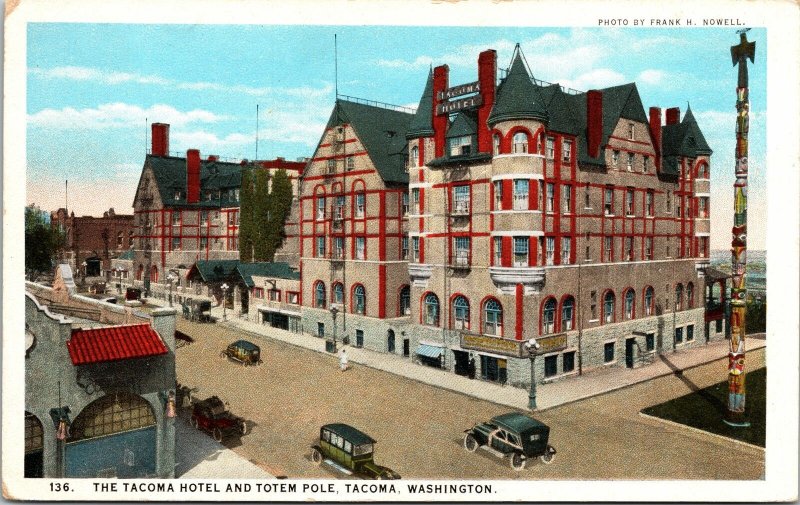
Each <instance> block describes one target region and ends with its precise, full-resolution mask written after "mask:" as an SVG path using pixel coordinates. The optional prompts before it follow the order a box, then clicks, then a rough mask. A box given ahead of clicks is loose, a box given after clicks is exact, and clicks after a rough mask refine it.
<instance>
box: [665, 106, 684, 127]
mask: <svg viewBox="0 0 800 505" xmlns="http://www.w3.org/2000/svg"><path fill="white" fill-rule="evenodd" d="M680 122H681V109H680V108H679V107H672V108H671V109H667V124H668V125H671V124H678V123H680Z"/></svg>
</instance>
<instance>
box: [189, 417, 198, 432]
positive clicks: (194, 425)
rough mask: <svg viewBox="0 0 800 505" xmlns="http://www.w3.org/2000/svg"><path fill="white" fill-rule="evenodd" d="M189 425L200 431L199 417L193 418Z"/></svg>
mask: <svg viewBox="0 0 800 505" xmlns="http://www.w3.org/2000/svg"><path fill="white" fill-rule="evenodd" d="M189 424H191V425H192V428H194V429H196V430H199V429H200V423H199V422H198V421H197V417H196V416H192V418H191V419H190V420H189Z"/></svg>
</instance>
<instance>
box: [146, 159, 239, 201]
mask: <svg viewBox="0 0 800 505" xmlns="http://www.w3.org/2000/svg"><path fill="white" fill-rule="evenodd" d="M145 165H150V167H151V169H152V170H153V175H154V176H155V179H156V184H157V185H158V192H159V194H160V195H161V201H162V202H163V203H164V205H165V206H170V207H174V206H179V207H199V208H202V207H208V208H219V207H233V206H238V205H239V202H238V201H237V200H235V199H234V198H233V194H232V193H233V192H232V191H230V192H229V191H228V190H233V189H236V188H240V187H241V185H242V166H241V165H240V164H238V163H226V162H222V161H207V160H202V161H201V162H200V201H199V202H198V203H187V202H186V158H177V157H174V156H154V155H151V154H149V155H147V158H146V159H145ZM209 191H211V192H212V195H213V196H214V197H213V198H212V199H211V200H208V199H206V194H207V192H209ZM176 192H180V198H179V199H177V200H176V199H175V193H176ZM217 192H218V193H219V194H218V195H217Z"/></svg>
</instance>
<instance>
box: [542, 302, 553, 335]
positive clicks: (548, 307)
mask: <svg viewBox="0 0 800 505" xmlns="http://www.w3.org/2000/svg"><path fill="white" fill-rule="evenodd" d="M555 332H556V299H555V298H548V299H547V300H545V301H544V308H543V309H542V335H547V334H548V333H555Z"/></svg>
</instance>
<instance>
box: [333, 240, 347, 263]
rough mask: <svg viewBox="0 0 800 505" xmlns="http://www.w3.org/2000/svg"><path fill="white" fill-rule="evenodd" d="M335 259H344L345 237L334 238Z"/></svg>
mask: <svg viewBox="0 0 800 505" xmlns="http://www.w3.org/2000/svg"><path fill="white" fill-rule="evenodd" d="M331 252H332V253H333V259H337V260H343V259H344V237H333V251H331Z"/></svg>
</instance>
